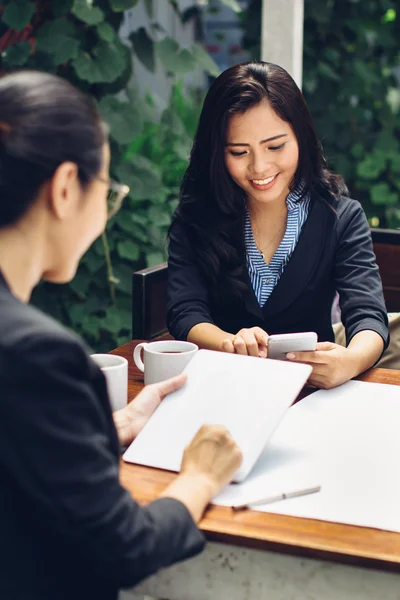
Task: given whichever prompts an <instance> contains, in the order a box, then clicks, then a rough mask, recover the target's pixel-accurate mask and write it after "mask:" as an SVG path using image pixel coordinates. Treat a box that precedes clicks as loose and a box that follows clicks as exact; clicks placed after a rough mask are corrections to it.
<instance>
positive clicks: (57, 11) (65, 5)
mask: <svg viewBox="0 0 400 600" xmlns="http://www.w3.org/2000/svg"><path fill="white" fill-rule="evenodd" d="M73 4H74V1H73V0H53V2H52V8H53V14H54V16H55V17H62V16H63V15H66V14H67V13H69V12H70V11H71V10H72V6H73Z"/></svg>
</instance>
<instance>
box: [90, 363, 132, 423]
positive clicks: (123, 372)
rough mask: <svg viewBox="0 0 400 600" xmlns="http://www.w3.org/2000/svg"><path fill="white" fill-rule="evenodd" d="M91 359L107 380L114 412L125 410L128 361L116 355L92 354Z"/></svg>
mask: <svg viewBox="0 0 400 600" xmlns="http://www.w3.org/2000/svg"><path fill="white" fill-rule="evenodd" d="M91 358H92V359H93V360H94V362H95V363H96V364H97V366H98V367H100V369H101V370H102V372H103V374H104V376H105V378H106V382H107V390H108V397H109V399H110V404H111V408H112V410H113V411H114V410H119V409H120V408H124V406H126V405H127V403H128V361H127V360H126V358H124V357H123V356H116V355H114V354H92V355H91Z"/></svg>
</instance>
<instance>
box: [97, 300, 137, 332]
mask: <svg viewBox="0 0 400 600" xmlns="http://www.w3.org/2000/svg"><path fill="white" fill-rule="evenodd" d="M129 318H131V317H130V315H129V317H128V315H127V314H126V313H125V312H123V311H121V310H119V309H118V308H117V307H116V306H112V307H111V308H108V309H107V311H106V316H105V317H104V318H103V319H102V320H101V323H99V326H100V327H101V329H107V330H109V331H115V332H119V331H120V330H121V329H130V328H131V323H130V320H129Z"/></svg>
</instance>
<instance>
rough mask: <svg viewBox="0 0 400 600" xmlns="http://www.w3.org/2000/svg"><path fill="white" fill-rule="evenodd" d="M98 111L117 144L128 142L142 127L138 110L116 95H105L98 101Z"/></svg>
mask: <svg viewBox="0 0 400 600" xmlns="http://www.w3.org/2000/svg"><path fill="white" fill-rule="evenodd" d="M99 108H100V112H101V114H102V116H103V118H104V120H105V121H106V122H107V123H108V124H109V126H110V132H111V135H112V137H113V138H114V139H115V140H116V141H117V142H118V143H119V144H129V142H131V141H132V140H133V139H134V138H136V137H137V136H138V135H139V134H140V131H141V128H142V119H141V116H140V113H139V110H137V108H136V107H135V105H132V104H130V103H128V102H121V101H120V100H119V99H118V98H117V97H116V96H105V97H104V98H103V99H102V100H101V101H100V103H99Z"/></svg>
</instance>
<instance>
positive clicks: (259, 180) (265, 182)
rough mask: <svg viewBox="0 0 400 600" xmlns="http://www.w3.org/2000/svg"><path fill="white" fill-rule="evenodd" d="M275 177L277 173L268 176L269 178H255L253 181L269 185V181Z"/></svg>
mask: <svg viewBox="0 0 400 600" xmlns="http://www.w3.org/2000/svg"><path fill="white" fill-rule="evenodd" d="M275 177H276V175H273V176H272V177H268V179H253V181H254V183H255V184H256V185H267V183H271V181H272V180H273V179H275Z"/></svg>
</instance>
